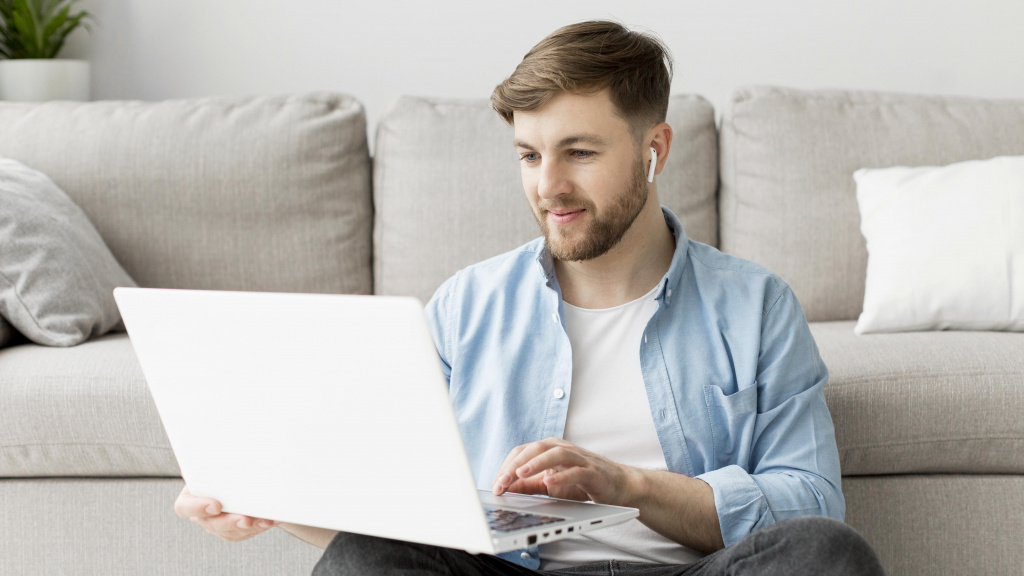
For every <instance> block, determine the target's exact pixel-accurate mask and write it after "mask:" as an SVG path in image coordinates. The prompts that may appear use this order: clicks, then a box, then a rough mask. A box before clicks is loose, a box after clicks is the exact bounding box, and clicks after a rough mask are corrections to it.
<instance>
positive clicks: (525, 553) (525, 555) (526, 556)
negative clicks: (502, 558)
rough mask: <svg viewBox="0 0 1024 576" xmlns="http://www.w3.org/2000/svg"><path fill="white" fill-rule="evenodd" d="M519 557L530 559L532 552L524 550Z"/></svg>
mask: <svg viewBox="0 0 1024 576" xmlns="http://www.w3.org/2000/svg"><path fill="white" fill-rule="evenodd" d="M519 557H520V558H522V559H523V560H529V559H530V558H531V556H530V553H529V552H526V551H524V552H523V553H522V554H520V555H519Z"/></svg>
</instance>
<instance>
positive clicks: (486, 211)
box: [373, 96, 718, 302]
mask: <svg viewBox="0 0 1024 576" xmlns="http://www.w3.org/2000/svg"><path fill="white" fill-rule="evenodd" d="M667 120H668V123H669V124H670V125H671V126H672V128H673V132H674V138H673V143H672V149H671V152H670V153H669V162H668V163H667V164H666V167H665V169H664V171H663V172H662V174H661V175H660V176H659V177H658V193H659V196H660V200H661V203H662V204H664V205H666V206H668V207H669V208H670V209H672V210H673V211H674V212H675V213H676V215H678V216H679V217H680V219H681V221H682V222H683V226H684V227H685V230H686V234H687V236H689V237H690V238H691V239H694V240H698V241H700V242H705V243H708V244H712V245H714V244H716V243H717V241H718V213H717V204H716V200H715V191H716V188H717V184H718V142H717V132H716V130H715V116H714V110H713V109H712V106H711V104H710V103H708V102H707V100H705V99H703V98H701V97H699V96H675V97H673V98H672V99H671V102H670V105H669V112H668V119H667ZM512 140H513V135H512V129H511V128H510V127H508V126H507V125H505V123H504V122H503V121H502V120H501V119H500V118H499V117H498V115H497V114H496V113H495V112H494V111H493V110H492V109H491V108H490V104H489V102H488V101H486V100H468V101H467V100H451V99H429V98H408V97H407V98H402V99H400V100H399V101H398V102H397V103H396V104H395V106H394V107H393V108H392V109H391V110H390V111H389V112H388V113H387V114H386V115H385V116H384V118H383V119H382V120H381V122H380V125H379V127H378V129H377V143H376V150H375V153H374V177H373V194H374V203H375V204H374V205H375V207H376V213H375V217H374V243H373V244H374V263H373V269H374V291H375V292H376V293H377V294H392V295H394V294H400V295H411V296H416V297H418V298H420V300H422V301H423V302H426V301H427V300H429V299H430V297H431V296H432V295H433V293H434V291H435V290H436V289H437V287H438V286H440V285H441V283H442V282H444V281H445V280H446V279H447V278H448V277H449V276H451V275H452V274H454V273H455V272H456V271H457V270H459V269H460V268H463V267H465V266H468V265H470V264H473V263H476V262H480V261H482V260H485V259H487V258H489V257H491V256H495V255H497V254H501V253H502V252H506V251H508V250H511V249H513V248H515V247H517V246H519V245H521V244H523V243H525V242H528V241H529V240H531V239H533V238H536V237H537V236H539V231H538V228H537V222H536V221H535V220H534V219H533V215H532V214H531V212H530V208H529V204H528V203H527V200H526V196H525V195H524V193H523V187H522V180H521V179H520V174H519V161H518V158H517V154H516V151H515V149H514V148H513V146H512Z"/></svg>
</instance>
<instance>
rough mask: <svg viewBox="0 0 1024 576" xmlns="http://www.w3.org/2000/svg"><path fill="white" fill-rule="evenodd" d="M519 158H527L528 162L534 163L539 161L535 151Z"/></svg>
mask: <svg viewBox="0 0 1024 576" xmlns="http://www.w3.org/2000/svg"><path fill="white" fill-rule="evenodd" d="M519 159H520V160H525V161H526V163H527V164H533V163H534V162H536V161H537V154H536V153H534V152H530V153H528V154H523V155H522V156H520V157H519Z"/></svg>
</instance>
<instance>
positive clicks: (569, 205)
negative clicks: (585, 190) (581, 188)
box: [537, 198, 594, 212]
mask: <svg viewBox="0 0 1024 576" xmlns="http://www.w3.org/2000/svg"><path fill="white" fill-rule="evenodd" d="M593 205H594V204H593V202H589V201H587V200H584V199H582V198H563V199H560V200H559V201H557V202H554V201H543V202H538V203H537V209H538V210H540V211H542V212H547V211H551V210H586V209H589V208H592V207H593Z"/></svg>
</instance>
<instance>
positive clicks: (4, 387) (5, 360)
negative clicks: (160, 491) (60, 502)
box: [0, 334, 180, 477]
mask: <svg viewBox="0 0 1024 576" xmlns="http://www.w3.org/2000/svg"><path fill="white" fill-rule="evenodd" d="M0 366H3V369H2V370H0V398H3V402H0V422H3V426H0V477H19V476H179V475H180V472H179V471H178V464H177V461H176V460H175V459H174V454H173V453H172V452H171V447H170V444H169V443H168V442H167V438H166V436H165V434H164V429H163V426H162V425H161V423H160V417H159V415H158V414H157V411H156V407H155V406H154V404H153V400H152V397H151V396H150V394H149V388H148V387H147V386H146V381H145V379H144V378H143V376H142V370H141V369H140V368H139V364H138V361H137V360H136V358H135V352H134V350H133V349H132V346H131V342H130V341H129V340H128V336H127V335H126V334H108V335H107V336H103V337H101V338H97V339H95V340H90V341H88V342H85V343H84V344H80V345H78V346H75V347H73V348H48V347H44V346H37V345H34V344H25V345H20V346H12V347H10V348H4V349H3V350H0Z"/></svg>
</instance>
